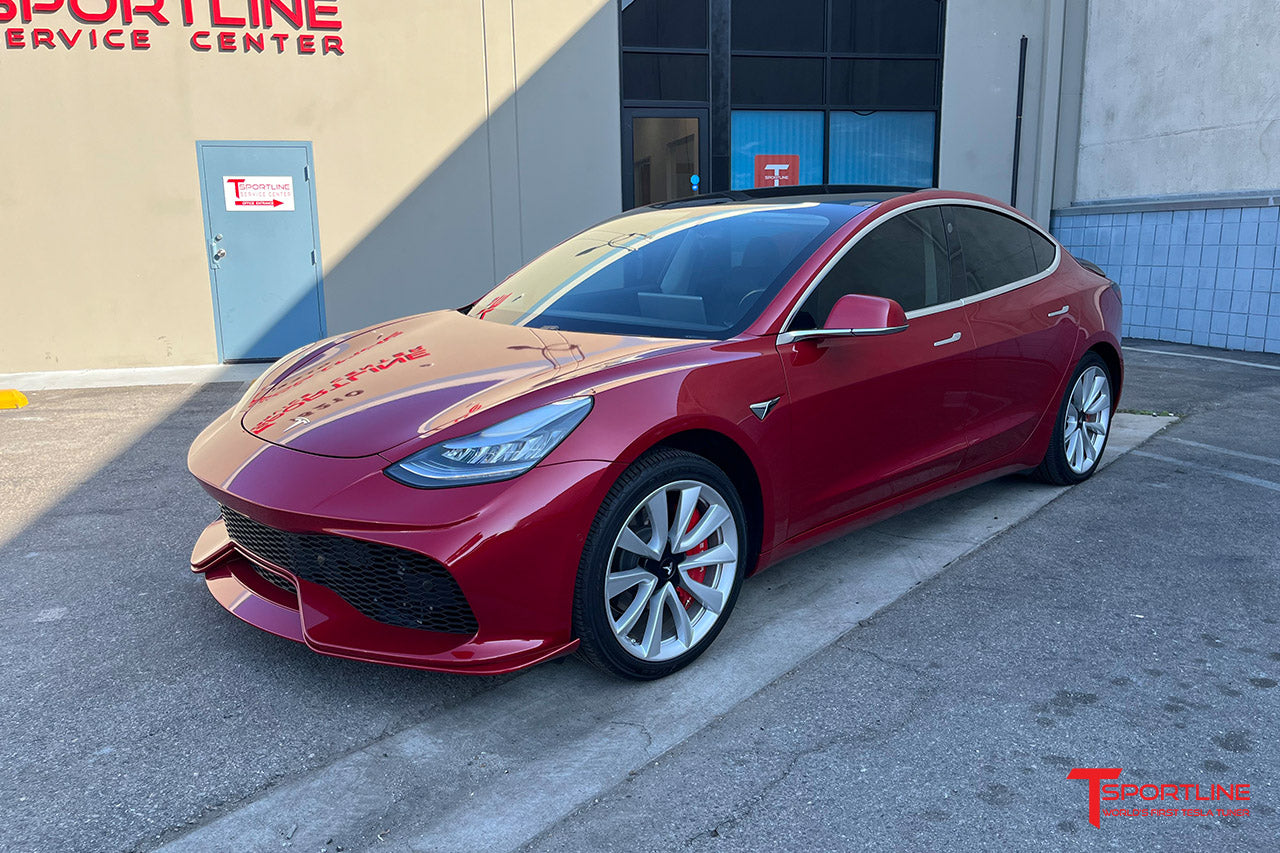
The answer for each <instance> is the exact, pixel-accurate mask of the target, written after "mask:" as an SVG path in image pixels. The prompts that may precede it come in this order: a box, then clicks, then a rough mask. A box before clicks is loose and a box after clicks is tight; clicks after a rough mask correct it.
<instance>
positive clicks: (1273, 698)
mask: <svg viewBox="0 0 1280 853" xmlns="http://www.w3.org/2000/svg"><path fill="white" fill-rule="evenodd" d="M1139 350H1153V351H1157V352H1158V353H1159V354H1157V353H1156V352H1142V351H1139ZM1212 359H1220V360H1212ZM1128 361H1129V376H1128V382H1127V386H1126V390H1125V394H1124V397H1123V399H1122V402H1121V405H1122V407H1123V408H1126V409H1135V410H1140V411H1145V412H1153V413H1164V412H1173V413H1176V414H1179V415H1181V416H1183V418H1182V420H1181V421H1179V422H1178V423H1176V424H1174V425H1173V426H1171V427H1169V428H1167V429H1165V430H1164V431H1163V432H1162V433H1160V434H1159V435H1158V436H1156V437H1155V438H1154V439H1152V440H1150V441H1148V442H1146V443H1145V444H1143V445H1142V446H1141V447H1140V448H1139V449H1137V450H1135V451H1132V452H1130V453H1128V454H1125V455H1123V456H1119V457H1118V458H1117V459H1116V460H1115V461H1114V464H1112V465H1111V466H1110V467H1109V468H1107V469H1106V470H1104V471H1102V472H1100V473H1099V475H1098V476H1096V477H1095V478H1094V479H1093V480H1091V481H1090V482H1088V483H1086V484H1084V485H1082V486H1079V487H1076V488H1074V489H1069V490H1046V489H1045V488H1044V487H1039V486H1034V485H1031V484H1028V483H1025V482H1023V481H1020V480H1016V479H1010V480H1005V481H1000V482H999V483H995V484H990V485H989V486H984V487H982V489H980V490H975V491H974V492H970V493H967V494H964V495H959V496H956V497H954V498H950V499H947V500H946V501H943V502H940V503H938V504H934V505H932V506H931V507H926V508H924V509H922V510H919V511H916V512H914V513H911V514H908V515H906V516H902V517H899V518H898V519H894V520H891V521H890V522H887V523H886V524H884V525H877V526H876V527H874V528H871V529H870V530H869V531H864V532H863V533H859V534H855V535H854V536H853V537H849V538H847V539H845V540H841V541H840V542H836V543H832V544H831V545H828V546H825V547H824V548H822V549H819V550H818V551H816V552H812V553H811V554H809V555H803V556H801V557H798V558H795V559H793V560H791V561H788V562H787V563H785V564H783V565H782V566H779V567H777V568H776V569H774V570H771V571H770V572H769V573H766V574H765V575H762V576H761V577H760V578H758V579H755V580H753V581H752V582H751V584H750V585H748V587H747V591H746V594H744V596H743V602H742V604H740V607H741V608H743V609H741V610H740V611H739V612H738V613H735V619H734V620H733V621H732V622H731V623H730V628H731V629H732V631H728V630H727V631H726V632H725V635H724V636H722V638H721V640H720V641H719V642H718V643H717V645H716V647H715V648H713V650H712V652H711V653H710V654H708V655H707V656H706V658H704V660H703V661H700V662H699V663H698V665H697V666H695V667H692V668H691V669H690V670H687V671H686V672H685V673H682V674H681V675H680V676H677V679H678V680H676V681H671V680H668V681H664V682H659V683H657V684H656V685H643V686H633V685H622V684H619V683H617V682H612V681H609V680H607V679H603V678H602V677H600V676H598V675H596V674H595V673H593V672H592V671H590V670H589V669H588V668H586V667H584V666H583V665H581V664H580V663H578V662H577V661H570V662H567V663H562V664H550V665H546V666H544V667H539V668H536V669H535V670H533V671H531V672H529V673H527V674H523V675H518V676H513V677H504V678H467V677H461V676H458V677H450V676H441V675H432V674H424V673H418V672H412V671H406V670H398V669H393V668H389V667H379V666H374V665H367V664H359V663H353V662H348V661H338V660H333V659H328V658H323V657H320V656H318V655H315V654H313V653H311V652H309V651H307V650H306V649H305V648H302V647H300V646H297V645H295V644H292V643H289V642H287V641H283V640H280V639H278V638H275V637H271V636H269V635H266V634H264V633H262V632H260V631H257V630H255V629H253V628H250V627H249V626H246V625H243V624H242V623H240V622H238V621H237V620H235V619H234V618H231V617H229V616H227V614H225V613H224V612H223V611H222V610H221V608H220V607H218V605H217V604H216V603H214V602H213V600H212V599H211V598H210V597H209V596H208V595H207V594H206V593H205V592H204V590H203V589H202V584H201V583H200V582H199V581H198V579H196V578H193V577H191V576H190V575H189V573H188V572H187V571H186V570H185V558H186V555H187V554H188V553H189V551H190V546H191V543H192V542H193V541H194V538H195V536H196V535H197V534H198V532H199V530H200V529H201V528H202V527H203V526H204V524H206V523H207V521H208V520H209V519H210V518H211V517H212V515H213V505H212V502H211V500H210V499H209V498H208V497H207V496H205V495H204V494H203V492H202V491H201V490H200V489H199V487H198V486H197V485H196V484H195V482H194V481H193V480H191V479H190V478H189V477H188V476H187V475H186V473H185V448H186V446H187V444H189V443H190V441H191V439H192V438H193V437H194V435H195V434H196V433H197V432H198V431H199V430H200V429H201V428H202V427H203V426H204V424H205V423H207V422H208V421H209V420H210V419H211V418H212V417H213V416H214V415H215V414H216V413H218V412H219V411H220V410H222V409H223V408H225V407H226V406H227V405H228V404H229V403H230V402H231V401H233V400H234V399H235V397H236V396H237V394H238V393H239V391H240V386H239V385H237V384H229V383H222V384H213V385H207V386H203V387H197V388H192V387H183V386H171V387H163V388H161V387H144V388H107V389H93V390H51V391H44V392H33V393H32V394H31V395H30V396H31V399H32V405H31V406H29V407H28V408H26V409H22V410H18V411H16V412H2V413H0V470H3V471H4V476H3V477H2V478H0V594H2V598H3V600H4V601H5V603H6V607H5V608H4V609H3V612H0V626H2V627H3V631H4V639H3V640H2V641H0V662H2V665H3V672H4V673H5V674H6V677H5V678H4V679H3V683H0V770H3V772H0V848H2V849H4V850H17V851H27V850H32V851H44V850H57V851H77V850H85V851H114V850H151V849H155V848H157V847H160V846H163V845H170V846H171V847H172V848H173V849H192V850H204V849H241V850H256V849H273V850H279V849H300V850H320V849H325V850H337V849H338V847H340V846H343V847H345V848H346V849H365V848H367V849H388V850H450V849H478V846H477V844H476V842H477V840H478V839H488V842H489V843H486V847H487V849H489V850H496V849H512V848H514V847H521V846H523V847H524V848H525V849H531V850H678V849H691V850H701V849H711V848H714V849H717V850H720V849H725V850H729V849H733V850H739V849H741V850H760V849H780V850H792V849H794V850H843V849H863V848H868V849H871V848H874V849H886V848H896V849H920V850H938V849H964V850H967V849H1008V848H1015V849H1076V848H1082V849H1083V848H1088V849H1093V848H1096V847H1100V846H1101V847H1114V848H1118V849H1170V850H1173V849H1177V850H1200V849H1203V850H1211V849H1232V850H1241V849H1257V850H1274V849H1276V846H1277V838H1280V823H1278V821H1277V817H1276V813H1275V809H1276V807H1277V805H1280V779H1278V778H1277V775H1278V774H1277V768H1278V767H1280V747H1277V745H1276V743H1275V740H1274V738H1272V737H1270V733H1271V732H1273V731H1275V730H1276V728H1277V726H1276V724H1277V722H1278V719H1277V718H1278V717H1280V691H1277V689H1276V680H1277V679H1278V678H1280V627H1278V625H1277V617H1280V608H1278V607H1277V604H1280V580H1278V579H1277V569H1280V558H1277V554H1280V541H1278V540H1280V525H1277V523H1276V520H1277V510H1278V509H1280V451H1277V449H1276V441H1275V439H1276V434H1277V431H1276V427H1275V422H1276V417H1277V415H1278V414H1280V359H1277V358H1274V357H1267V356H1261V355H1256V354H1247V355H1246V354H1239V353H1224V352H1222V351H1217V350H1206V349H1197V348H1191V347H1179V346H1175V345H1171V344H1163V343H1147V342H1134V343H1133V344H1132V345H1131V348H1130V352H1129V354H1128ZM1239 362H1243V363H1239ZM1254 365H1262V366H1254ZM987 510H992V512H991V513H990V514H991V515H993V516H998V515H1003V516H1004V517H1003V518H991V519H988V518H986V515H987V514H988V513H987ZM993 537H994V538H993ZM916 538H918V539H919V540H920V541H918V542H917V541H914V540H915V539H916ZM872 564H874V565H881V564H883V565H884V566H886V567H887V568H886V569H885V573H884V575H883V576H877V575H875V573H874V572H870V571H867V572H864V573H862V574H860V572H863V568H862V567H864V566H867V565H872ZM753 602H754V604H753ZM873 614H874V615H873ZM1072 767H1121V768H1123V775H1122V777H1121V779H1120V780H1119V781H1122V782H1132V783H1134V784H1143V783H1152V784H1164V783H1171V784H1172V783H1199V784H1200V785H1201V786H1202V788H1204V789H1205V790H1209V788H1208V786H1209V785H1211V784H1215V783H1216V784H1238V783H1246V784H1249V785H1250V786H1251V787H1250V790H1251V799H1250V800H1249V801H1248V802H1241V803H1228V804H1227V805H1229V806H1233V807H1239V806H1244V807H1247V808H1248V809H1249V811H1250V814H1249V815H1248V816H1239V817H1218V816H1216V815H1215V816H1213V817H1208V818H1203V817H1201V818H1196V817H1186V816H1168V817H1118V816H1107V815H1104V816H1103V817H1102V819H1101V828H1094V827H1093V826H1092V825H1090V824H1089V822H1088V800H1087V787H1088V786H1087V784H1086V783H1085V782H1081V781H1071V780H1067V779H1066V775H1067V772H1068V770H1069V769H1070V768H1072ZM352 780H364V781H367V782H368V783H369V784H365V785H363V786H353V785H352V784H350V783H351V782H352ZM330 798H331V799H330ZM1128 805H1129V804H1128V803H1126V806H1128ZM1213 805H1214V808H1218V807H1221V806H1220V804H1218V803H1214V804H1213Z"/></svg>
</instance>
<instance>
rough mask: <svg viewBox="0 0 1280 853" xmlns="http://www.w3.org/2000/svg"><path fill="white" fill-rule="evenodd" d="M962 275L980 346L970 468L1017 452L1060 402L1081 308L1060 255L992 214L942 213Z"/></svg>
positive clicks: (977, 210) (952, 209)
mask: <svg viewBox="0 0 1280 853" xmlns="http://www.w3.org/2000/svg"><path fill="white" fill-rule="evenodd" d="M943 215H944V216H945V217H946V221H947V229H948V236H949V237H950V239H951V241H952V245H953V246H957V247H958V249H959V255H960V259H961V265H962V269H963V271H964V290H963V295H964V298H965V313H966V316H967V318H968V321H969V327H970V329H972V330H973V341H974V365H975V368H976V370H975V372H974V388H973V396H972V398H971V399H972V403H973V407H974V417H973V422H972V424H971V425H970V428H969V429H970V434H971V436H972V439H973V441H972V444H971V446H970V448H969V452H968V455H967V456H966V458H965V460H964V466H965V467H966V468H974V467H979V466H983V465H987V464H991V463H995V462H997V461H998V460H1000V459H1002V458H1004V457H1006V456H1008V455H1010V454H1012V453H1014V452H1016V451H1017V450H1018V449H1019V448H1021V447H1022V446H1023V445H1024V444H1025V443H1026V441H1027V439H1029V438H1030V437H1031V434H1032V432H1033V431H1034V430H1035V427H1036V425H1037V424H1038V423H1039V422H1040V420H1041V418H1042V417H1043V416H1044V414H1045V413H1046V412H1047V411H1048V410H1049V409H1050V408H1051V407H1053V406H1056V404H1057V401H1058V387H1059V384H1060V382H1061V380H1062V376H1063V374H1064V373H1065V372H1066V371H1067V370H1068V369H1069V367H1070V364H1069V362H1070V360H1071V357H1072V355H1073V354H1074V352H1075V343H1076V337H1077V333H1078V329H1077V322H1078V318H1079V309H1080V306H1079V305H1078V304H1077V302H1076V296H1075V291H1074V289H1073V288H1071V286H1070V285H1069V284H1068V283H1067V282H1066V281H1065V279H1064V278H1062V277H1060V276H1056V275H1054V274H1053V273H1054V271H1055V270H1057V268H1058V263H1059V249H1058V247H1057V244H1055V243H1054V242H1053V241H1052V240H1050V239H1049V238H1048V237H1046V236H1044V235H1043V234H1041V233H1040V232H1039V231H1037V230H1035V229H1033V228H1032V227H1030V226H1029V225H1027V224H1026V223H1024V222H1022V221H1020V220H1018V219H1015V218H1014V217H1013V216H1010V215H1008V214H1005V213H1001V212H998V211H996V210H994V209H990V208H986V207H977V206H968V205H949V206H947V207H945V208H944V210H943Z"/></svg>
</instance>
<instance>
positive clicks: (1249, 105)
mask: <svg viewBox="0 0 1280 853" xmlns="http://www.w3.org/2000/svg"><path fill="white" fill-rule="evenodd" d="M1088 27H1089V34H1088V42H1087V47H1086V50H1085V63H1084V93H1083V105H1082V108H1081V120H1080V151H1079V157H1080V159H1079V167H1078V171H1077V185H1076V192H1075V199H1076V200H1077V201H1101V200H1107V199H1129V198H1149V197H1152V196H1182V195H1196V194H1204V193H1233V192H1244V193H1251V192H1256V191H1258V190H1274V189H1280V97H1277V92H1276V80H1277V79H1280V51H1277V50H1276V49H1275V45H1276V44H1277V42H1280V15H1277V14H1276V5H1275V3H1273V2H1271V0H1230V2H1222V3H1203V2H1196V0H1162V2H1159V3H1151V2H1142V0H1094V2H1091V3H1090V4H1089V24H1088Z"/></svg>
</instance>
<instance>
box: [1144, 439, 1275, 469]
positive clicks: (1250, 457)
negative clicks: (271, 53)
mask: <svg viewBox="0 0 1280 853" xmlns="http://www.w3.org/2000/svg"><path fill="white" fill-rule="evenodd" d="M1169 441H1176V442H1178V444H1186V445H1190V446H1191V447H1199V448H1200V449H1201V450H1211V451H1213V452H1214V453H1221V454H1223V455H1224V456H1235V457H1236V458H1237V459H1248V460H1250V461H1252V462H1265V463H1266V464H1268V465H1280V459H1276V458H1275V457H1274V456H1258V455H1257V454H1254V453H1245V452H1243V451H1240V450H1231V449H1229V448H1226V447H1218V446H1216V445H1213V444H1201V443H1200V442H1198V441H1192V440H1191V439H1189V438H1173V437H1172V436H1169Z"/></svg>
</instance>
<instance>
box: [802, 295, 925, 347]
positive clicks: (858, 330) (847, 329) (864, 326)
mask: <svg viewBox="0 0 1280 853" xmlns="http://www.w3.org/2000/svg"><path fill="white" fill-rule="evenodd" d="M906 330H907V312H905V311H903V310H902V306H901V305H899V304H898V303H897V302H896V301H894V300H892V299H886V298H885V297H883V296H866V295H863V294H860V293H850V294H847V295H845V296H841V297H840V298H839V299H837V300H836V304H835V305H833V306H832V307H831V313H830V314H829V315H827V322H826V323H825V324H824V325H823V327H822V328H821V329H802V330H800V331H795V332H784V333H783V334H781V335H779V336H778V343H780V344H789V343H791V342H792V341H799V340H804V339H805V338H837V337H838V338H852V337H862V336H864V335H892V334H896V333H898V332H905V331H906Z"/></svg>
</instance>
